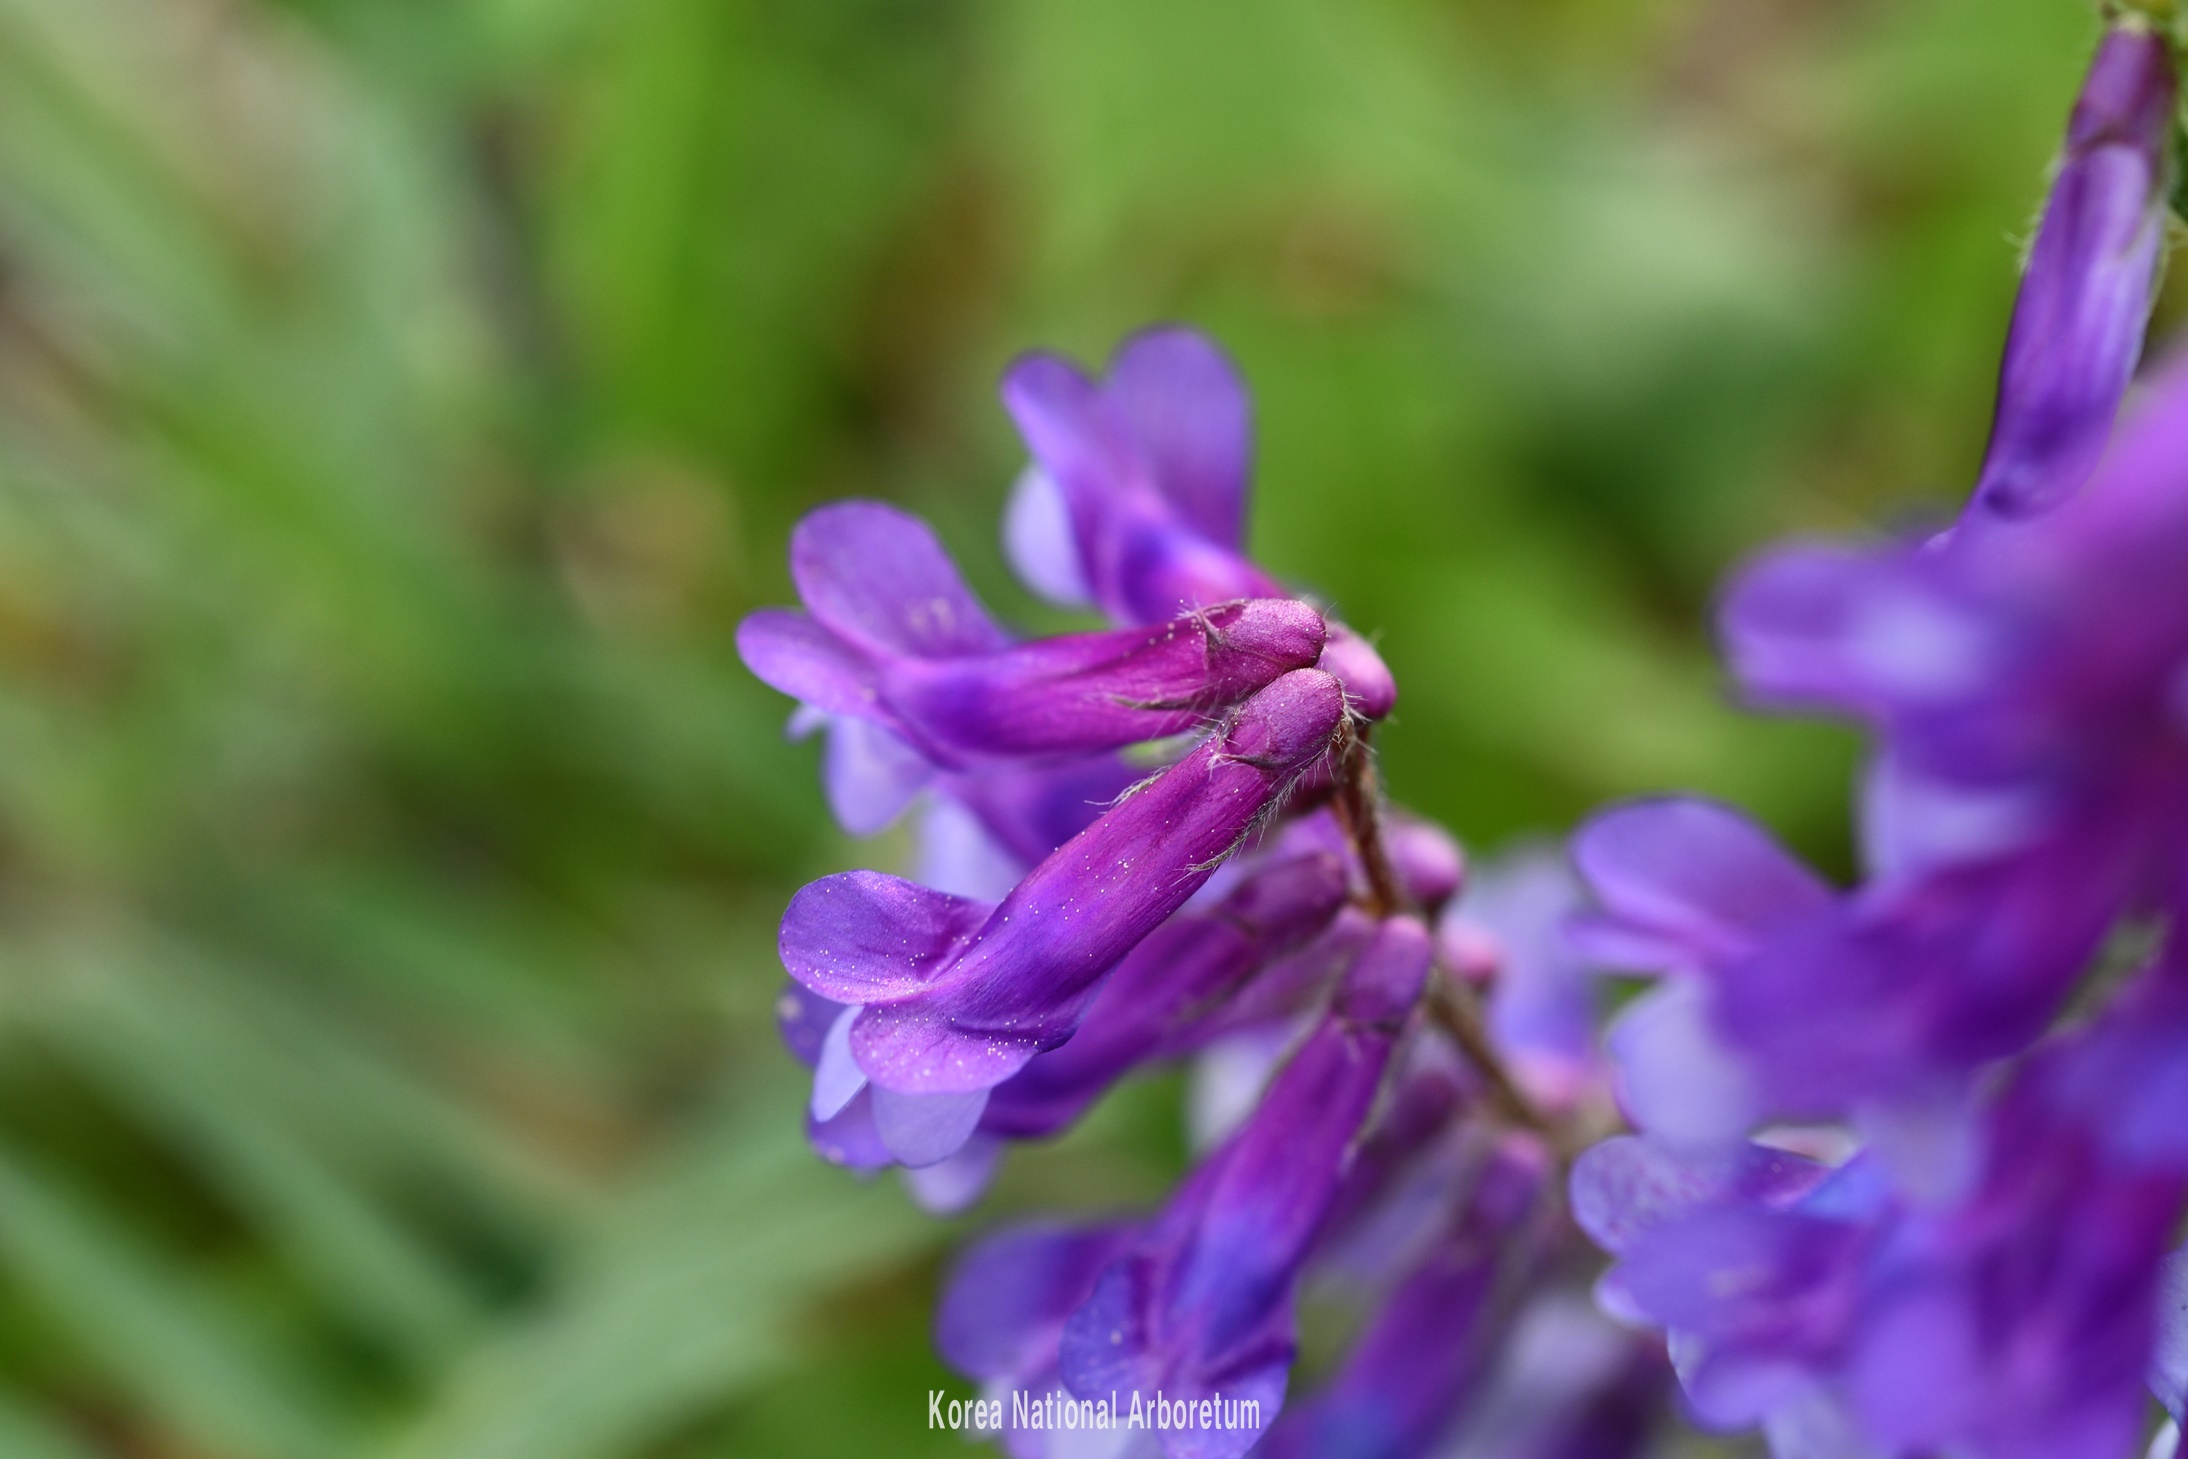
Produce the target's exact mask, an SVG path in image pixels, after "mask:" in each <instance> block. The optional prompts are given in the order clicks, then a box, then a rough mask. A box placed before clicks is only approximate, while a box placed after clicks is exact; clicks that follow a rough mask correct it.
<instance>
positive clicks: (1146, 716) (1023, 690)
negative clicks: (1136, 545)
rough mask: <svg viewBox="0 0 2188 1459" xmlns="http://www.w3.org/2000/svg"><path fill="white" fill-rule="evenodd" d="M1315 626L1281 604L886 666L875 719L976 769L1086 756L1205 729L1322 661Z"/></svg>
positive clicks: (1233, 607)
mask: <svg viewBox="0 0 2188 1459" xmlns="http://www.w3.org/2000/svg"><path fill="white" fill-rule="evenodd" d="M1324 635H1325V629H1324V625H1323V622H1322V617H1321V615H1320V614H1319V613H1316V612H1315V611H1314V610H1313V609H1312V608H1310V607H1308V606H1307V605H1306V604H1304V603H1300V602H1296V601H1294V600H1292V599H1289V598H1263V599H1252V600H1248V601H1244V602H1232V603H1223V604H1219V605H1217V606H1215V607H1212V608H1208V609H1205V610H1203V611H1200V612H1197V613H1193V614H1190V615H1187V616H1185V617H1181V618H1178V619H1175V620H1173V621H1170V622H1166V623H1162V624H1159V625H1156V626H1153V627H1149V628H1131V629H1119V630H1115V631H1112V632H1107V633H1080V634H1065V635H1062V636H1059V637H1055V638H1046V639H1042V640H1040V641H1038V642H1035V643H1028V644H1022V645H1020V646H1018V647H1016V648H1012V649H1009V650H1005V651H1002V652H999V653H993V654H982V655H968V656H965V657H962V658H956V659H947V660H918V659H912V660H904V659H899V660H895V661H892V662H889V663H887V664H885V665H883V666H882V670H881V694H880V697H881V707H882V708H883V709H885V710H886V711H887V712H888V713H889V714H891V715H893V716H894V717H895V718H896V719H898V720H900V721H901V722H902V723H903V724H904V725H905V726H906V727H907V728H908V729H910V730H911V731H913V732H914V733H915V735H916V738H917V739H918V741H919V743H921V744H922V745H928V746H933V747H935V748H936V749H937V750H938V751H939V752H940V753H942V754H944V755H948V756H953V757H959V758H962V759H964V760H967V761H973V760H977V759H980V758H982V757H996V758H1026V757H1055V756H1062V755H1076V754H1085V753H1089V752H1093V751H1098V750H1105V749H1112V748H1116V747H1119V746H1123V745H1129V744H1134V743H1137V742H1139V741H1142V740H1152V739H1161V738H1165V737H1167V736H1170V735H1176V734H1183V733H1186V732H1189V731H1195V730H1199V729H1201V728H1203V727H1204V726H1205V725H1206V724H1207V723H1208V722H1209V720H1210V719H1211V718H1212V717H1213V716H1214V715H1215V714H1217V713H1218V712H1220V711H1222V710H1224V709H1227V708H1229V707H1230V706H1231V705H1233V704H1236V703H1237V702H1238V701H1239V700H1241V699H1244V698H1245V697H1246V696H1248V695H1250V694H1252V693H1254V692H1255V691H1256V690H1259V689H1261V688H1263V687H1264V686H1266V685H1268V684H1270V683H1272V682H1274V681H1275V680H1276V679H1278V678H1280V677H1281V676H1282V675H1284V674H1286V673H1289V672H1291V671H1292V670H1294V669H1304V668H1309V667H1311V666H1312V665H1313V664H1314V662H1315V660H1316V659H1317V658H1319V657H1320V656H1321V652H1322V643H1323V638H1324Z"/></svg>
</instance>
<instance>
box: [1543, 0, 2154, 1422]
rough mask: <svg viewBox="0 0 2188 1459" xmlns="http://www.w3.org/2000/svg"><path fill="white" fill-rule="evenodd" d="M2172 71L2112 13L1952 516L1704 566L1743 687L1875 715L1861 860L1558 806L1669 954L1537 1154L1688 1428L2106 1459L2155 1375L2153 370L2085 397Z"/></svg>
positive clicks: (1733, 824)
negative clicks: (1662, 1369) (1616, 1106)
mask: <svg viewBox="0 0 2188 1459" xmlns="http://www.w3.org/2000/svg"><path fill="white" fill-rule="evenodd" d="M2175 93H2176V82H2175V69H2174V55H2173V49H2172V44H2171V40H2170V38H2169V37H2168V36H2166V35H2165V34H2163V33H2161V31H2160V30H2159V29H2158V28H2156V27H2155V26H2153V25H2152V24H2151V23H2148V22H2146V21H2143V20H2140V19H2136V18H2127V19H2122V20H2120V21H2117V22H2116V23H2115V24H2114V26H2113V27H2112V28H2111V30H2110V31H2109V32H2108V34H2107V35H2106V37H2105V39H2104V41H2103V44H2102V46H2101V48H2100V50H2099V52H2098V54H2097V57H2096V59H2095V62H2094V64H2093V65H2092V67H2091V70H2090V72H2089V76H2088V79H2087V81H2086V83H2085V84H2084V87H2083V90H2082V94H2081V97H2080V100H2079V103H2078V105H2077V106H2076V109H2075V112H2074V116H2073V119H2072V122H2071V124H2070V127H2069V130H2068V135H2067V141H2066V148H2065V155H2064V158H2063V161H2062V164H2061V167H2060V169H2059V172H2058V174H2057V177H2056V179H2055V181H2054V184H2053V188H2052V194H2051V200H2050V204H2049V206H2048V208H2047V210H2046V212H2045V215H2044V218H2043V220H2042V224H2041V227H2040V230H2039V232H2038V234H2037V237H2036V241H2035V244H2034V247H2033V249H2032V251H2031V253H2030V256H2029V261H2028V266H2027V271H2026V274H2025V277H2024V280H2023V284H2022V289H2021V294H2020V299H2019V301H2018V304H2017V307H2016V309H2015V313H2014V318H2013V324H2012V330H2011V333H2010V336H2009V339H2008V343H2007V348H2006V358H2005V364H2004V368H2003V370H2002V372H2001V376H2000V386H1999V402H1998V409H1997V416H1996V422H1995V425H1994V427H1993V431H1992V436H1991V442H1990V448H1989V451H1988V454H1987V456H1986V459H1985V460H1984V463H1983V467H1982V472H1981V477H1980V480H1979V482H1978V484H1977V486H1976V489H1975V492H1974V494H1973V496H1972V498H1971V501H1970V503H1969V505H1968V507H1967V509H1966V510H1965V512H1964V513H1963V514H1962V516H1961V517H1960V519H1959V520H1958V521H1957V522H1955V523H1953V524H1951V525H1950V527H1948V528H1947V529H1946V530H1944V531H1942V532H1938V533H1935V534H1932V535H1929V536H1926V537H1923V538H1915V539H1907V540H1900V541H1889V542H1884V543H1881V544H1876V545H1860V546H1849V545H1844V544H1804V545H1796V546H1792V547H1789V548H1784V549H1780V550H1778V551H1775V552H1773V553H1771V554H1769V555H1767V556H1765V557H1764V558H1763V559H1762V560H1760V561H1759V562H1757V563H1755V564H1754V565H1752V566H1751V567H1749V568H1748V569H1747V570H1746V571H1745V572H1744V573H1743V574H1742V575H1741V576H1740V577H1739V578H1738V579H1737V580H1736V581H1735V582H1734V583H1733V584H1732V586H1731V588H1730V590H1729V592H1728V593H1727V595H1726V597H1725V599H1724V603H1723V609H1722V633H1723V639H1724V643H1725V646H1726V651H1727V656H1728V658H1729V659H1730V662H1731V665H1732V668H1733V671H1734V674H1735V676H1736V678H1737V680H1738V682H1739V683H1740V685H1741V686H1742V688H1743V690H1744V692H1745V693H1746V694H1747V695H1748V696H1749V697H1750V699H1751V700H1752V701H1753V702H1755V703H1756V704H1758V705H1760V706H1763V707H1768V708H1777V709H1799V710H1821V711H1825V712H1830V713H1835V714H1838V715H1841V716H1844V717H1847V718H1850V719H1852V720H1854V721H1856V722H1857V723H1859V724H1861V725H1862V726H1864V727H1865V728H1867V729H1868V730H1869V731H1870V732H1871V734H1872V735H1873V738H1874V752H1873V757H1872V759H1871V762H1870V766H1869V770H1868V772H1867V777H1866V784H1865V787H1864V794H1863V796H1862V801H1861V806H1860V809H1861V821H1862V831H1863V836H1862V842H1863V848H1864V860H1865V867H1864V875H1863V878H1862V880H1861V882H1860V884H1859V885H1858V886H1856V887H1854V888H1853V889H1851V890H1840V889H1837V888H1835V887H1832V886H1830V885H1829V884H1827V883H1826V882H1825V881H1824V880H1823V879H1821V878H1819V877H1818V876H1816V875H1815V874H1814V873H1812V872H1811V871H1809V870H1808V869H1807V868H1806V867H1804V866H1802V865H1801V864H1800V863H1798V862H1797V861H1796V860H1794V859H1793V858H1792V857H1791V856H1790V855H1789V854H1787V853H1786V852H1785V851H1783V850H1782V849H1780V848H1779V847H1778V846H1777V845H1775V844H1774V843H1773V842H1772V841H1771V840H1770V839H1769V837H1768V836H1767V835H1766V834H1765V833H1764V832H1762V831H1761V830H1760V829H1758V828H1757V827H1756V826H1754V825H1753V824H1751V823H1750V822H1748V821H1746V820H1745V819H1743V818H1742V817H1740V816H1739V815H1738V814H1737V813H1735V812H1733V811H1731V810H1728V809H1726V808H1724V807H1721V806H1716V805H1712V804H1708V803H1704V802H1698V801H1677V800H1672V801H1657V802H1648V803H1641V804H1635V805H1628V806H1623V807H1618V808H1614V809H1612V810H1610V811H1608V812H1607V813H1605V814H1603V815H1601V816H1599V817H1598V818H1597V819H1595V820H1594V821H1593V822H1592V823H1590V824H1589V825H1588V826H1586V827H1584V828H1583V830H1582V831H1581V832H1580V834H1579V836H1578V837H1577V838H1576V840H1575V842H1574V847H1573V855H1574V860H1575V863H1576V865H1577V866H1578V868H1579V869H1580V872H1581V873H1582V875H1583V876H1584V878H1585V880H1586V882H1587V883H1588V886H1589V888H1590V890H1591V891H1592V893H1593V895H1594V898H1595V909H1594V910H1593V911H1592V912H1591V913H1590V914H1588V915H1587V916H1585V917H1584V918H1582V919H1580V920H1579V921H1578V922H1577V923H1576V924H1575V926H1574V928H1573V937H1574V939H1575V940H1576V941H1577V942H1578V943H1579V944H1580V945H1581V946H1582V947H1584V948H1585V949H1586V950H1587V952H1588V953H1589V955H1591V956H1592V957H1593V958H1595V959H1597V960H1598V961H1599V962H1601V963H1603V964H1605V965H1614V966H1620V967H1624V968H1628V969H1632V970H1635V971H1641V972H1646V973H1650V974H1655V975H1659V976H1660V979H1661V980H1660V982H1659V983H1658V985H1657V986H1656V987H1655V988H1654V989H1653V990H1652V991H1650V992H1649V993H1648V994H1647V995H1646V996H1644V997H1642V998H1641V999H1639V1000H1637V1001H1636V1002H1635V1003H1634V1004H1633V1005H1632V1006H1631V1007H1630V1008H1629V1009H1628V1010H1627V1011H1626V1012H1625V1013H1624V1015H1623V1016H1622V1018H1621V1020H1620V1022H1619V1023H1618V1024H1617V1025H1616V1026H1615V1027H1614V1028H1613V1030H1612V1032H1611V1037H1610V1042H1611V1045H1612V1049H1613V1052H1614V1055H1615V1058H1616V1062H1617V1066H1618V1080H1619V1092H1620V1098H1621V1103H1622V1105H1623V1108H1624V1110H1625V1112H1626V1113H1627V1115H1628V1116H1629V1117H1630V1118H1631V1119H1632V1121H1633V1122H1634V1124H1635V1125H1636V1126H1637V1127H1638V1130H1639V1133H1638V1134H1636V1135H1632V1136H1626V1137H1621V1138H1619V1139H1617V1140H1613V1141H1611V1142H1608V1143H1606V1144H1604V1145H1601V1146H1599V1147H1597V1148H1596V1149H1594V1150H1592V1151H1590V1152H1588V1154H1586V1155H1585V1156H1584V1157H1582V1159H1581V1160H1580V1161H1579V1163H1578V1165H1577V1168H1576V1170H1575V1172H1574V1176H1573V1181H1572V1195H1573V1201H1574V1207H1575V1212H1576V1214H1577V1216H1578V1217H1579V1219H1580V1220H1581V1222H1582V1223H1583V1224H1584V1225H1585V1227H1586V1228H1587V1229H1588V1231H1589V1232H1590V1233H1591V1234H1592V1235H1593V1236H1594V1237H1595V1238H1596V1240H1597V1241H1598V1242H1599V1243H1600V1244H1601V1245H1602V1246H1603V1247H1604V1248H1605V1249H1606V1250H1608V1251H1610V1252H1611V1253H1612V1254H1613V1255H1614V1256H1615V1257H1616V1264H1615V1265H1614V1266H1613V1267H1612V1269H1611V1270H1610V1272H1609V1273H1608V1274H1607V1275H1606V1277H1605V1278H1604V1280H1603V1282H1602V1284H1601V1287H1600V1289H1599V1296H1600V1298H1601V1300H1602V1301H1603V1302H1604V1304H1605V1305H1606V1307H1607V1308H1609V1309H1610V1310H1612V1311H1614V1312H1616V1313H1617V1314H1619V1315H1621V1316H1623V1317H1626V1318H1628V1319H1630V1320H1633V1321H1636V1322H1640V1323H1645V1324H1653V1325H1656V1326H1659V1327H1662V1328H1664V1329H1666V1330H1667V1331H1668V1333H1669V1336H1670V1343H1671V1352H1672V1356H1673V1358H1674V1360H1675V1362H1676V1364H1677V1367H1678V1371H1679V1376H1680V1380H1681V1383H1682V1386H1683V1388H1684V1391H1685V1394H1686V1396H1687V1399H1688V1401H1689V1404H1690V1406H1691V1409H1692V1411H1693V1413H1694V1414H1695V1415H1696V1416H1697V1417H1698V1418H1699V1419H1700V1420H1701V1421H1702V1422H1704V1423H1706V1424H1709V1425H1711V1426H1715V1427H1723V1428H1741V1427H1748V1426H1757V1425H1759V1426H1761V1427H1762V1428H1763V1429H1764V1430H1765V1431H1766V1432H1767V1433H1768V1434H1769V1436H1770V1438H1771V1441H1772V1443H1773V1445H1774V1446H1775V1448H1776V1450H1777V1452H1778V1453H1779V1454H1781V1455H1784V1456H1789V1459H1791V1456H1800V1459H1838V1456H1847V1459H1853V1456H1917V1455H1928V1454H1953V1455H1970V1456H1983V1459H2039V1456H2041V1459H2120V1456H2125V1455H2129V1454H2132V1453H2134V1452H2137V1451H2138V1450H2139V1448H2140V1447H2141V1445H2142V1442H2143V1439H2144V1437H2145V1434H2146V1430H2147V1427H2148V1424H2149V1419H2148V1418H2147V1416H2146V1415H2147V1413H2148V1411H2149V1409H2150V1402H2149V1398H2148V1396H2147V1395H2146V1393H2145V1389H2144V1384H2145V1379H2146V1375H2149V1374H2152V1373H2153V1372H2154V1373H2155V1374H2156V1375H2157V1377H2156V1378H2155V1379H2154V1380H2153V1381H2155V1382H2156V1383H2157V1385H2158V1388H2159V1392H2158V1397H2159V1398H2160V1399H2162V1400H2164V1401H2165V1402H2166V1403H2167V1404H2168V1406H2171V1407H2173V1408H2174V1410H2175V1412H2176V1414H2177V1412H2178V1407H2179V1404H2180V1402H2181V1400H2182V1397H2183V1380H2182V1378H2181V1376H2180V1375H2181V1374H2182V1373H2183V1371H2184V1370H2188V1345H2183V1347H2182V1349H2181V1350H2180V1351H2177V1352H2169V1353H2168V1352H2163V1351H2161V1350H2160V1348H2159V1337H2160V1321H2159V1318H2160V1308H2161V1300H2162V1299H2161V1293H2162V1292H2163V1291H2164V1290H2166V1289H2165V1287H2164V1285H2163V1284H2164V1280H2165V1273H2166V1270H2167V1254H2168V1250H2169V1248H2170V1247H2171V1246H2172V1245H2173V1244H2174V1243H2175V1242H2176V1241H2177V1240H2178V1239H2179V1228H2180V1225H2181V1222H2182V1218H2183V1215H2184V1213H2188V1117H2184V1116H2188V946H2184V945H2183V943H2182V940H2181V937H2180V936H2179V935H2177V934H2176V932H2175V929H2176V928H2177V927H2179V926H2180V925H2181V924H2182V920H2183V914H2184V913H2188V594H2184V593H2183V591H2182V581H2183V580H2182V568H2183V566H2184V565H2188V368H2184V367H2182V366H2174V367H2172V368H2170V369H2167V370H2165V371H2162V372H2161V373H2159V374H2158V375H2157V376H2156V377H2155V378H2154V379H2153V380H2152V381H2151V382H2150V383H2149V384H2148V386H2147V387H2146V389H2145V390H2144V391H2143V392H2142V395H2141V398H2140V399H2139V400H2138V401H2137V402H2135V403H2133V404H2132V405H2130V407H2129V408H2128V409H2127V411H2126V412H2125V418H2124V420H2122V421H2117V422H2116V421H2115V416H2117V415H2119V414H2120V407H2121V402H2122V398H2123V396H2124V395H2125V393H2126V391H2127V389H2128V386H2129V381H2130V377H2131V375H2132V374H2133V372H2134V369H2135V366H2136V363H2137V358H2138V356H2139V354H2140V351H2141V345H2142V338H2143V333H2144V329H2145V326H2146V323H2147V320H2148V317H2149V313H2150V309H2151V304H2152V297H2153V293H2154V288H2155V280H2156V277H2157V270H2158V264H2159V260H2160V255H2161V245H2162V241H2163V238H2164V233H2165V229H2166V198H2167V194H2168V191H2169V188H2170V186H2171V149H2172V142H2173V135H2174V130H2175V105H2176V94H2175ZM2166 1374H2171V1375H2172V1377H2171V1378H2170V1379H2168V1378H2166V1377H2165V1376H2164V1375H2166ZM2171 1442H2172V1440H2171V1439H2170V1437H2168V1438H2166V1439H2164V1440H2162V1441H2161V1447H2163V1446H2165V1445H2169V1444H2170V1443H2171ZM2165 1452H2170V1450H2169V1448H2168V1449H2166V1450H2165Z"/></svg>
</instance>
